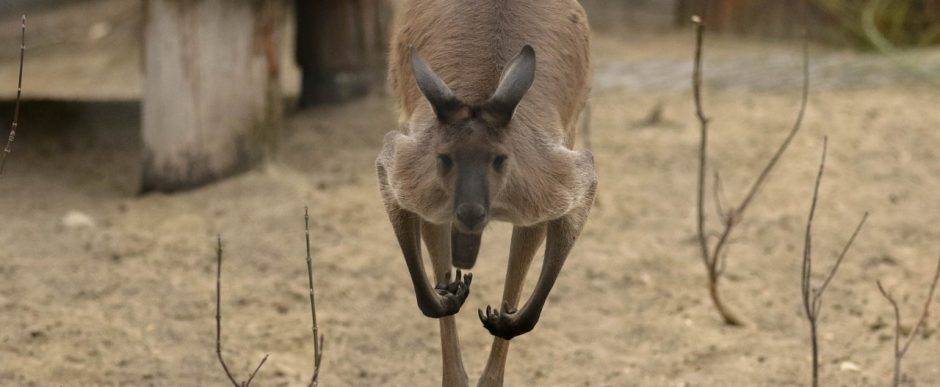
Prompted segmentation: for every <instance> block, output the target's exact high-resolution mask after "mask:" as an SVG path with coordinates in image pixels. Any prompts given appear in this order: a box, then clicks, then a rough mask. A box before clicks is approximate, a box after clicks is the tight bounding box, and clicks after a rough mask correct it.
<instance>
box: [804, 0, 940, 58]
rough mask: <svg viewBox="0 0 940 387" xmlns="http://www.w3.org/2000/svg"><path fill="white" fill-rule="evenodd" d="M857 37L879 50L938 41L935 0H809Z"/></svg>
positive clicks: (938, 9) (938, 10)
mask: <svg viewBox="0 0 940 387" xmlns="http://www.w3.org/2000/svg"><path fill="white" fill-rule="evenodd" d="M809 1H810V2H811V3H812V4H813V5H814V6H815V7H816V8H818V9H819V10H820V11H822V12H823V13H824V14H825V15H826V16H828V17H832V18H833V19H834V20H836V21H837V22H838V23H839V25H840V26H841V27H842V28H843V29H844V30H845V31H846V32H847V33H848V34H849V35H850V36H851V37H852V38H853V39H855V40H856V41H858V42H859V43H860V44H862V45H865V46H870V47H873V48H876V49H878V50H882V51H888V50H891V49H893V48H894V47H898V46H905V47H908V46H927V45H934V44H940V1H938V0H809Z"/></svg>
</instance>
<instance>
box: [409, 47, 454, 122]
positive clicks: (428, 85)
mask: <svg viewBox="0 0 940 387" xmlns="http://www.w3.org/2000/svg"><path fill="white" fill-rule="evenodd" d="M411 71H412V72H413V73H414V76H415V81H417V82H418V88H419V89H421V94H424V97H425V98H427V99H428V102H430V103H431V107H432V108H434V114H436V115H437V119H438V120H440V121H442V122H449V121H451V119H452V118H453V117H454V116H455V115H456V114H457V112H459V111H460V108H461V106H462V105H463V104H462V103H461V102H460V100H458V99H457V97H456V96H454V92H452V91H450V88H449V87H447V85H445V84H444V81H442V80H441V78H440V77H438V76H437V74H435V73H434V71H432V70H431V68H430V67H428V64H427V63H425V62H424V60H423V59H421V56H420V55H418V50H416V49H415V48H414V47H412V48H411Z"/></svg>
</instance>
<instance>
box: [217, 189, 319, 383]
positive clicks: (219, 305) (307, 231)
mask: <svg viewBox="0 0 940 387" xmlns="http://www.w3.org/2000/svg"><path fill="white" fill-rule="evenodd" d="M304 239H305V241H306V251H307V285H308V289H309V294H310V317H311V327H312V331H313V354H314V355H313V356H314V357H313V375H312V376H311V377H310V383H309V384H308V386H309V387H315V386H316V385H317V384H318V383H319V379H320V363H321V360H322V359H323V345H324V341H325V337H324V336H323V335H321V334H320V333H319V330H320V328H319V326H318V325H317V304H316V297H315V294H314V291H313V256H312V254H311V253H310V215H309V211H308V209H307V208H306V207H304ZM218 242H219V243H218V247H217V249H216V255H217V258H218V267H217V270H216V277H215V353H216V355H218V358H219V363H220V364H221V365H222V369H223V370H224V371H225V375H226V376H228V380H229V381H231V382H232V385H234V386H235V387H248V386H250V385H251V381H252V380H254V378H255V375H256V374H257V373H258V370H260V369H261V366H263V365H264V363H265V362H266V361H267V360H268V355H264V358H263V359H261V362H260V363H258V366H257V367H255V370H254V371H252V372H251V374H250V375H249V376H248V379H247V380H246V381H243V382H241V383H239V382H238V381H237V380H236V379H235V377H234V376H232V372H231V371H230V370H229V367H228V364H226V363H225V359H223V358H222V236H221V235H220V236H219V241H218Z"/></svg>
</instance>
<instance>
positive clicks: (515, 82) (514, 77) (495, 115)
mask: <svg viewBox="0 0 940 387" xmlns="http://www.w3.org/2000/svg"><path fill="white" fill-rule="evenodd" d="M534 80H535V49H533V48H532V46H530V45H528V44H527V45H526V46H525V47H523V48H522V52H520V53H519V54H518V55H516V57H515V58H513V59H512V61H510V62H509V66H506V69H505V70H503V75H502V77H500V79H499V86H498V87H496V92H494V93H493V96H492V97H490V99H489V100H488V101H486V104H485V105H484V107H483V109H484V112H485V113H487V114H486V117H487V119H488V120H489V121H491V124H493V125H494V126H498V127H502V126H506V125H507V124H509V121H510V120H511V119H512V114H513V112H515V111H516V106H518V105H519V102H520V101H522V97H524V96H525V94H526V92H527V91H529V87H531V86H532V81H534Z"/></svg>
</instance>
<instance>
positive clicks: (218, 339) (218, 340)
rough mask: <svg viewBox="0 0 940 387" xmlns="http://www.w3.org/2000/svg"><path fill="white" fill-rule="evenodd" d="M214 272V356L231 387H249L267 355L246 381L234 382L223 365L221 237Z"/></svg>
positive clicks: (233, 378)
mask: <svg viewBox="0 0 940 387" xmlns="http://www.w3.org/2000/svg"><path fill="white" fill-rule="evenodd" d="M215 252H216V271H215V354H216V356H217V357H218V358H219V364H221V365H222V369H223V370H224V371H225V376H227V377H228V380H229V381H231V382H232V385H233V386H235V387H249V386H251V381H252V380H254V378H255V375H257V374H258V370H260V369H261V366H263V365H264V362H266V361H268V356H269V355H267V354H266V355H264V358H263V359H261V362H260V363H258V366H257V367H255V370H254V371H252V372H251V374H250V375H249V376H248V380H246V381H244V382H242V383H238V382H237V381H236V380H235V377H234V376H232V372H231V371H229V368H228V365H227V364H225V359H224V358H223V357H222V235H219V236H218V245H217V247H216V250H215Z"/></svg>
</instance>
